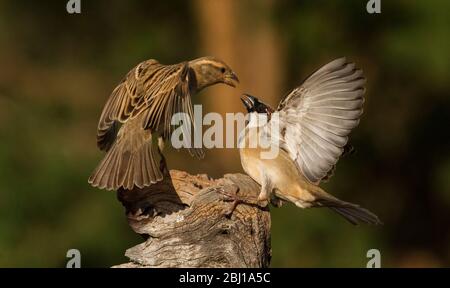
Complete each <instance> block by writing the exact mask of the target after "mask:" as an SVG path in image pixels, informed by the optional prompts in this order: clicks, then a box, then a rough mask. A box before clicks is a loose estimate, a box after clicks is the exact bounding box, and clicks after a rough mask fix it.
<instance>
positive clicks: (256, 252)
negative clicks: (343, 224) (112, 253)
mask: <svg viewBox="0 0 450 288" xmlns="http://www.w3.org/2000/svg"><path fill="white" fill-rule="evenodd" d="M259 191H260V186H259V185H258V184H257V183H256V182H254V181H253V180H252V179H251V178H250V177H248V176H246V175H243V174H227V175H225V176H224V177H223V178H220V179H216V180H214V179H211V178H209V177H208V176H206V175H196V176H194V175H190V174H188V173H186V172H182V171H176V170H171V171H170V175H166V177H165V179H164V180H163V181H162V182H160V183H157V184H154V185H152V186H150V187H146V188H144V189H134V190H131V191H125V190H119V191H118V199H119V200H120V201H121V202H122V204H123V205H124V206H125V208H126V214H127V217H128V223H129V225H130V226H131V228H132V229H133V230H134V231H135V232H136V233H139V234H141V235H143V236H144V237H145V239H146V241H145V242H143V243H141V244H139V245H136V246H134V247H132V248H130V249H128V250H127V251H126V253H125V255H126V256H127V257H128V258H129V259H130V261H131V262H129V263H125V264H121V265H117V266H114V267H268V266H269V263H270V258H271V247H270V213H269V211H268V209H261V208H260V207H258V206H257V205H249V204H239V205H238V206H237V207H236V209H235V210H234V211H233V212H232V213H231V214H230V213H229V212H230V211H231V209H232V205H233V203H232V202H230V201H229V200H230V197H227V196H225V195H231V198H233V195H234V196H237V197H238V198H239V199H256V198H257V196H258V194H259ZM227 198H228V199H227ZM247 202H251V201H247Z"/></svg>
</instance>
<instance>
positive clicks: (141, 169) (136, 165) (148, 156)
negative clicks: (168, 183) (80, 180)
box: [88, 141, 163, 190]
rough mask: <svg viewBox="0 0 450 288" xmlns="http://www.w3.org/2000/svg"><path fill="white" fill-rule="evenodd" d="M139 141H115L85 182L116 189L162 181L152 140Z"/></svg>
mask: <svg viewBox="0 0 450 288" xmlns="http://www.w3.org/2000/svg"><path fill="white" fill-rule="evenodd" d="M139 144H140V145H138V147H130V145H124V143H118V142H115V143H114V144H113V145H112V147H111V149H110V150H109V151H108V152H107V153H106V155H105V157H104V158H103V160H102V161H101V162H100V164H99V165H98V166H97V168H96V169H95V171H94V172H93V173H92V175H91V176H90V177H89V180H88V182H89V183H90V184H91V185H92V186H94V187H98V188H100V189H107V190H117V189H119V188H120V187H123V188H124V189H127V190H131V189H133V188H134V187H135V186H136V187H138V188H143V187H146V186H149V185H151V184H153V183H156V182H159V181H161V180H162V178H163V175H162V172H161V170H160V167H159V163H158V162H157V159H158V156H157V155H156V154H157V152H156V151H155V147H154V146H153V145H152V141H146V142H142V143H139Z"/></svg>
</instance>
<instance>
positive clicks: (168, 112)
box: [97, 59, 203, 158]
mask: <svg viewBox="0 0 450 288" xmlns="http://www.w3.org/2000/svg"><path fill="white" fill-rule="evenodd" d="M177 112H184V113H186V114H187V115H188V116H189V117H190V119H189V120H190V124H191V125H192V123H193V119H194V118H193V112H192V103H191V95H190V89H189V66H188V62H183V63H180V64H175V65H162V64H160V63H158V61H156V60H153V59H152V60H147V61H144V62H142V63H140V64H139V65H137V66H136V67H134V68H133V69H132V70H131V71H130V72H128V74H127V76H126V77H125V78H124V79H123V80H122V82H121V83H120V84H119V85H118V86H117V87H116V88H115V89H114V91H113V92H112V94H111V96H110V98H109V99H108V101H107V103H106V105H105V107H104V108H103V112H102V115H101V116H100V121H99V123H98V128H97V145H98V147H99V148H100V149H101V150H106V151H107V150H109V148H110V147H111V145H112V143H113V142H114V140H115V138H116V135H117V128H118V126H119V123H126V122H127V121H128V120H130V119H133V118H134V117H136V116H137V115H139V114H141V113H145V115H144V117H143V119H144V121H143V123H142V127H143V128H144V129H150V130H151V131H158V132H161V134H162V136H163V137H164V139H169V137H170V135H171V133H172V131H173V129H174V127H173V126H172V125H171V118H172V115H173V114H174V113H177ZM183 132H185V133H188V131H183ZM183 136H187V137H190V135H183ZM189 152H190V153H191V155H195V156H197V157H199V158H201V157H203V150H201V149H196V148H190V149H189Z"/></svg>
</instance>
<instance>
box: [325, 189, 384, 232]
mask: <svg viewBox="0 0 450 288" xmlns="http://www.w3.org/2000/svg"><path fill="white" fill-rule="evenodd" d="M316 203H317V206H318V207H328V208H330V209H331V210H333V211H334V212H336V213H337V214H339V215H341V216H342V217H344V218H345V219H346V220H347V221H348V222H350V223H352V224H353V225H358V224H359V223H360V222H362V223H366V224H372V225H380V224H383V223H382V222H381V221H380V219H379V218H378V216H377V215H375V214H374V213H372V212H370V211H369V210H367V209H365V208H362V207H360V206H359V205H357V204H353V203H349V202H345V201H342V200H339V199H337V198H335V197H333V196H331V195H330V197H327V198H326V199H317V200H316Z"/></svg>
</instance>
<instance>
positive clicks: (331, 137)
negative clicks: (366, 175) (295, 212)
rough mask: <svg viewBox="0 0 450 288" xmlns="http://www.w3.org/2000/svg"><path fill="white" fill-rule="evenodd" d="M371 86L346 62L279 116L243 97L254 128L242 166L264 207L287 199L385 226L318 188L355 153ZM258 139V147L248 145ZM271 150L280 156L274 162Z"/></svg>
mask: <svg viewBox="0 0 450 288" xmlns="http://www.w3.org/2000/svg"><path fill="white" fill-rule="evenodd" d="M365 82H366V80H365V78H364V77H363V73H362V70H359V69H356V68H355V64H353V63H348V62H347V61H346V59H345V58H341V59H337V60H334V61H332V62H330V63H328V64H327V65H325V66H323V67H322V68H320V69H319V70H317V71H316V72H315V73H313V74H312V75H311V76H310V77H309V78H307V79H306V80H305V81H304V83H303V84H302V85H301V86H300V87H298V88H296V89H294V90H293V91H292V92H291V93H290V94H288V95H287V96H286V97H285V98H284V99H283V100H282V101H281V103H280V104H279V106H278V109H277V110H276V111H275V110H274V109H272V108H271V107H269V106H268V105H266V104H264V103H263V102H262V101H260V100H258V99H257V98H256V97H253V96H250V95H244V96H243V97H242V101H243V103H244V105H245V107H246V108H247V111H248V113H249V122H248V125H247V126H246V128H245V130H244V133H243V134H242V136H241V138H240V147H241V148H240V156H241V163H242V166H243V168H244V170H245V172H246V173H247V174H248V175H250V177H252V178H253V179H254V180H255V181H256V182H258V183H259V184H260V185H261V192H260V194H259V197H258V200H259V201H261V202H262V203H266V204H265V205H267V203H268V201H269V200H273V201H272V203H274V204H275V205H280V204H281V203H280V202H281V201H280V200H279V199H281V200H285V201H289V202H292V203H294V204H295V205H296V206H298V207H301V208H309V207H328V208H331V209H332V210H334V211H335V212H337V213H338V214H340V215H341V216H343V217H344V218H345V219H347V220H348V221H349V222H351V223H353V224H357V223H358V222H359V221H362V222H365V223H369V224H380V223H381V222H380V220H379V219H378V217H377V216H376V215H375V214H373V213H372V212H370V211H368V210H366V209H364V208H361V207H360V206H358V205H356V204H352V203H348V202H345V201H342V200H339V199H337V198H336V197H334V196H332V195H330V194H328V193H327V192H325V191H324V190H323V189H322V188H320V187H319V186H318V185H319V183H320V182H321V181H322V180H323V179H325V178H327V176H328V175H329V174H330V173H331V172H332V171H333V168H334V166H335V165H336V162H337V161H338V159H339V157H340V156H341V154H342V153H343V152H344V151H345V150H347V148H348V147H349V146H347V140H348V135H349V133H350V131H351V130H352V129H353V128H354V127H356V126H357V125H358V123H359V119H360V116H361V114H362V111H363V109H362V107H363V103H364V98H363V95H364V91H365V88H364V84H365ZM255 139H257V143H258V144H257V145H254V146H253V147H251V146H250V145H248V143H252V141H253V143H256V142H255ZM263 143H268V145H265V146H263ZM271 149H272V150H271ZM270 150H271V151H275V152H277V153H274V154H273V157H269V155H268V154H267V153H268V152H269V151H270ZM262 152H265V153H266V155H265V157H262V156H263V154H262ZM261 202H260V203H261Z"/></svg>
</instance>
